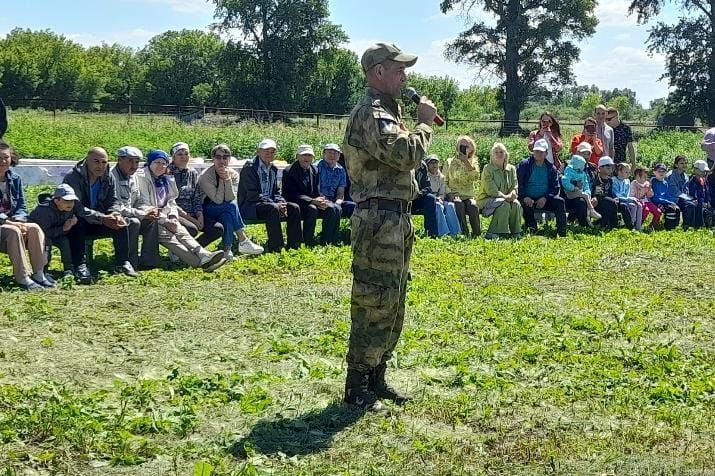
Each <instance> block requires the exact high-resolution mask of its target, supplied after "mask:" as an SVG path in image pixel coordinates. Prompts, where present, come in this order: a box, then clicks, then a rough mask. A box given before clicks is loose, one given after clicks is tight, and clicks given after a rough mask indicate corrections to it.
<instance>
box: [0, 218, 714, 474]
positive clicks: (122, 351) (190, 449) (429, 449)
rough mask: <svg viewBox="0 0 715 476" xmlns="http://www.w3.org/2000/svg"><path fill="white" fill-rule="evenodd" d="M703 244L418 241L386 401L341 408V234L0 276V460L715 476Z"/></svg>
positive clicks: (228, 469)
mask: <svg viewBox="0 0 715 476" xmlns="http://www.w3.org/2000/svg"><path fill="white" fill-rule="evenodd" d="M551 231H553V230H551ZM250 233H251V234H252V235H253V236H255V237H257V238H258V239H259V240H260V239H262V237H263V236H264V235H263V230H262V228H261V227H257V226H251V227H250ZM106 246H107V244H106V242H105V243H103V244H102V247H101V248H100V250H99V254H100V256H99V258H98V261H99V262H100V263H101V264H102V265H103V266H105V267H107V268H109V267H110V264H109V262H108V256H105V255H104V253H106V252H107V251H108V250H107V248H106ZM714 246H715V238H714V237H713V234H712V232H706V231H700V232H682V231H674V232H659V233H655V234H651V235H643V234H635V233H631V232H628V231H625V230H619V231H614V232H612V233H609V234H607V235H599V234H575V235H570V236H569V237H568V238H566V239H558V240H555V239H548V238H545V237H539V236H535V237H527V238H525V239H523V240H521V241H518V242H513V241H499V242H486V241H484V240H482V239H477V240H473V241H469V240H435V239H424V238H419V239H418V242H417V245H416V248H415V253H414V261H413V274H414V280H413V282H412V284H411V287H410V291H409V296H408V314H407V324H406V329H405V332H404V334H403V336H402V339H401V341H400V345H399V347H398V351H397V357H396V358H395V359H394V360H393V361H392V364H393V365H392V368H390V369H389V376H390V377H391V379H392V380H393V381H395V382H396V383H398V384H399V385H400V386H402V387H404V388H406V389H408V390H409V391H411V392H412V393H413V394H414V395H416V397H417V398H416V400H415V401H414V402H413V403H410V404H408V405H407V406H406V407H404V408H394V412H393V414H392V415H391V416H389V417H384V416H379V415H372V414H368V415H362V414H360V413H358V412H355V411H351V410H349V409H346V408H344V407H342V406H341V405H340V398H341V396H342V385H343V377H344V372H345V365H344V355H345V351H346V341H347V334H348V331H349V317H348V316H349V292H350V279H351V278H350V274H349V264H350V250H349V248H348V247H339V248H336V247H328V248H316V249H313V250H305V249H304V250H299V251H292V252H289V253H283V254H280V255H267V256H261V257H258V258H255V259H241V260H239V261H237V262H235V263H233V264H231V265H228V266H225V267H224V268H222V269H221V270H219V271H218V272H217V273H215V274H212V275H209V274H204V273H200V272H196V271H194V270H188V269H183V270H182V269H179V270H174V271H165V270H153V271H149V272H144V273H143V274H142V277H141V278H140V279H138V280H136V281H132V280H129V279H127V278H124V277H122V276H109V275H106V274H103V275H102V278H101V279H100V281H99V283H98V284H96V285H93V286H89V287H80V286H76V285H72V284H71V283H64V285H63V287H64V289H60V290H56V291H51V292H44V293H39V294H27V293H21V292H17V291H16V288H10V287H8V286H3V289H4V290H5V291H4V292H3V293H2V296H3V298H4V299H3V300H2V304H0V336H2V337H1V338H0V474H5V475H15V474H17V475H20V474H45V473H47V474H57V473H59V474H90V475H128V474H132V475H134V474H136V475H154V474H157V475H158V474H172V475H174V474H176V475H186V474H189V475H191V474H194V475H209V474H211V475H224V474H232V475H238V474H245V475H256V474H281V475H283V474H285V475H296V474H305V475H313V474H317V475H333V474H373V475H395V474H400V475H402V474H404V475H411V474H425V475H427V474H429V475H432V474H438V475H441V474H470V475H471V474H507V475H514V474H564V475H571V474H598V475H603V474H606V475H611V474H613V475H616V474H618V475H620V474H629V475H634V474H643V475H646V474H678V475H679V474H693V475H695V474H697V475H700V474H714V473H715V469H714V468H715V421H714V420H715V322H714V320H715V295H714V294H713V292H712V286H713V276H715V263H714V262H713V260H712V253H713V247H714ZM0 264H1V265H2V267H3V270H4V273H3V274H4V276H9V275H10V268H9V263H8V261H7V259H6V257H5V256H4V255H2V256H0ZM53 266H54V267H55V269H56V268H57V267H58V263H54V265H53ZM7 281H8V279H6V280H5V284H7ZM3 469H4V471H5V472H4V473H3V472H2V471H1V470H3Z"/></svg>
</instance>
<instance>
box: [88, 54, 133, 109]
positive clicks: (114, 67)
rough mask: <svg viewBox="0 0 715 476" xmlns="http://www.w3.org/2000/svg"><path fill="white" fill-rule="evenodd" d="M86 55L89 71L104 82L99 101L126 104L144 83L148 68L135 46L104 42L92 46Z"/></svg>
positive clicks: (89, 73)
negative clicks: (133, 47)
mask: <svg viewBox="0 0 715 476" xmlns="http://www.w3.org/2000/svg"><path fill="white" fill-rule="evenodd" d="M86 57H87V60H86V65H87V66H86V68H87V74H88V75H91V76H92V77H97V78H98V79H97V80H98V81H101V82H102V84H103V86H102V90H101V92H100V94H99V97H98V98H97V100H101V101H109V102H117V103H122V104H124V103H126V102H127V101H129V100H130V99H132V98H134V97H135V96H136V91H137V88H139V87H140V86H141V85H142V84H143V82H144V72H145V67H144V66H143V65H142V64H141V63H140V62H139V59H138V57H137V54H136V51H135V50H134V49H132V48H130V47H128V46H122V45H119V44H116V43H115V44H113V45H107V44H103V45H101V46H93V47H91V48H89V49H88V50H87V53H86ZM85 97H86V96H85Z"/></svg>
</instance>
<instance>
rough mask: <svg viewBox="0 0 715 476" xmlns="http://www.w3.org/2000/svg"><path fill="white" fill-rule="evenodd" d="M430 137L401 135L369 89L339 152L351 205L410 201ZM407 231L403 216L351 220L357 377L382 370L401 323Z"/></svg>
mask: <svg viewBox="0 0 715 476" xmlns="http://www.w3.org/2000/svg"><path fill="white" fill-rule="evenodd" d="M431 137H432V130H431V128H430V127H429V126H427V125H424V124H420V125H418V126H416V128H415V130H414V131H408V130H407V129H406V128H405V127H404V125H403V124H402V122H401V120H400V111H399V107H398V106H397V103H396V102H395V100H394V99H392V98H389V97H386V96H384V95H382V94H380V93H379V92H378V91H376V90H374V89H371V88H368V90H367V93H366V95H365V97H364V98H363V100H362V101H361V102H360V103H359V104H358V105H357V106H356V107H355V108H354V109H353V111H352V113H351V115H350V120H349V121H348V125H347V130H346V132H345V141H344V144H343V151H344V153H345V161H346V166H347V170H348V174H349V176H350V180H351V181H352V189H351V195H352V196H353V198H354V199H355V201H356V202H358V203H359V202H363V201H365V200H369V199H371V198H383V199H390V200H395V199H398V200H405V201H410V200H412V199H413V198H414V197H415V196H416V194H417V183H416V182H415V173H414V170H415V168H417V167H419V165H420V163H421V161H422V160H423V159H424V157H425V155H426V152H427V147H428V146H429V144H430V141H431ZM414 237H415V234H414V228H413V225H412V219H411V217H410V215H409V214H406V213H400V212H396V211H389V210H380V209H378V204H377V202H375V203H371V207H370V208H357V209H356V210H355V212H354V214H353V216H352V218H351V241H352V250H353V264H352V271H353V288H352V298H351V307H350V315H351V320H352V326H351V330H350V343H349V349H348V355H347V362H348V368H349V369H352V370H358V371H360V372H369V371H370V370H371V369H373V368H375V367H376V366H378V365H380V364H381V363H385V362H387V361H388V360H389V359H390V357H391V356H392V352H393V351H394V349H395V346H396V345H397V341H398V339H399V337H400V334H401V332H402V326H403V322H404V317H405V297H406V293H407V280H408V276H409V265H410V256H411V254H412V245H413V243H414Z"/></svg>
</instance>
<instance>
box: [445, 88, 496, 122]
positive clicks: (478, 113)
mask: <svg viewBox="0 0 715 476" xmlns="http://www.w3.org/2000/svg"><path fill="white" fill-rule="evenodd" d="M448 114H449V117H453V118H455V119H482V120H489V119H498V118H499V117H500V116H501V110H500V105H499V101H498V90H497V89H496V88H492V87H489V86H471V87H469V88H468V89H465V90H462V91H459V95H458V96H457V99H456V100H455V102H454V104H453V106H452V107H451V108H450V109H449V112H448Z"/></svg>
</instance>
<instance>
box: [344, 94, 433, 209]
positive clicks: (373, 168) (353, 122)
mask: <svg viewBox="0 0 715 476" xmlns="http://www.w3.org/2000/svg"><path fill="white" fill-rule="evenodd" d="M431 141H432V129H431V128H430V127H429V126H428V125H426V124H418V125H417V126H416V127H415V129H414V131H408V130H407V129H406V128H405V126H404V125H403V124H402V120H401V115H400V110H399V106H398V105H397V102H395V100H394V99H392V98H390V97H388V96H385V95H384V94H382V93H380V92H379V91H377V90H375V89H373V88H367V91H366V93H365V97H363V99H362V100H361V101H360V102H359V103H358V104H357V106H355V107H354V108H353V110H352V112H351V113H350V119H349V120H348V125H347V129H346V130H345V139H344V142H343V152H344V153H345V163H346V166H347V167H346V168H347V170H348V175H349V176H350V181H351V183H352V188H351V189H350V194H351V195H352V198H353V200H355V201H356V202H362V201H364V200H367V199H370V198H387V199H400V200H407V201H409V200H412V199H413V198H415V196H416V195H417V192H418V188H417V182H415V169H416V168H417V167H419V165H420V163H421V162H422V160H424V158H425V155H426V153H427V147H429V145H430V142H431Z"/></svg>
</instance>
